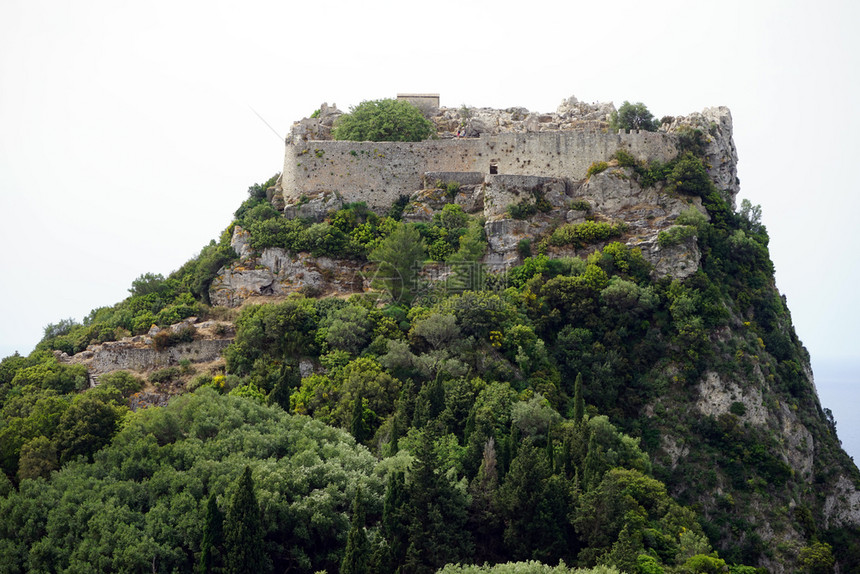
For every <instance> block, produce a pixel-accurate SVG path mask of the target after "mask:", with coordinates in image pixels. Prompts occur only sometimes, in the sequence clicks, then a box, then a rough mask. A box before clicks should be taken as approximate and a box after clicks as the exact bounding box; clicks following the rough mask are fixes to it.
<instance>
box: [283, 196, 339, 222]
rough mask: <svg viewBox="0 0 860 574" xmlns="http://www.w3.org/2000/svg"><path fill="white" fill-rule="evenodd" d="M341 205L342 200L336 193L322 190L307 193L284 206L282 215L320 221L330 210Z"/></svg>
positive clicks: (335, 209)
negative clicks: (296, 201) (299, 199)
mask: <svg viewBox="0 0 860 574" xmlns="http://www.w3.org/2000/svg"><path fill="white" fill-rule="evenodd" d="M341 207H343V201H342V200H341V198H340V197H339V196H338V194H336V193H334V192H332V191H322V192H317V193H314V194H308V195H306V196H304V197H303V198H302V200H301V201H300V202H298V203H294V204H292V205H287V206H286V207H284V217H286V218H287V219H295V218H297V217H299V218H302V219H310V220H312V221H322V220H323V219H325V217H326V215H328V213H329V212H330V211H337V210H338V209H340V208H341Z"/></svg>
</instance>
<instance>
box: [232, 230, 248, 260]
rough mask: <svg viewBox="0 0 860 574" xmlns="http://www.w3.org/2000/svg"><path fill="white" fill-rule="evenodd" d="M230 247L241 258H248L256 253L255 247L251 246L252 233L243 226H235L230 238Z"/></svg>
mask: <svg viewBox="0 0 860 574" xmlns="http://www.w3.org/2000/svg"><path fill="white" fill-rule="evenodd" d="M230 247H232V248H233V251H235V252H236V255H238V256H239V259H248V258H249V257H251V256H252V255H253V254H254V248H253V247H251V234H250V233H248V231H247V230H245V229H242V227H241V226H239V225H236V226H234V227H233V237H231V238H230Z"/></svg>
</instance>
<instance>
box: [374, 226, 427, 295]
mask: <svg viewBox="0 0 860 574" xmlns="http://www.w3.org/2000/svg"><path fill="white" fill-rule="evenodd" d="M426 258H427V248H426V246H425V245H424V239H422V238H421V234H420V233H418V230H417V229H415V227H413V226H411V225H407V224H405V223H401V224H400V225H399V226H398V227H397V229H395V230H394V231H392V232H391V235H389V236H388V237H386V238H385V239H384V240H383V241H382V243H380V244H379V246H378V247H377V248H376V249H374V250H373V251H372V252H371V253H370V254H369V255H368V256H367V259H368V260H369V261H374V262H376V263H379V269H378V271H377V274H376V278H375V279H374V281H373V283H374V285H376V286H379V287H382V288H384V289H385V290H386V291H388V294H389V295H390V296H391V299H392V300H393V301H394V302H395V303H404V304H406V305H409V304H411V303H412V299H413V298H414V296H415V293H416V292H417V290H418V273H419V271H420V270H421V267H422V266H423V265H424V260H425V259H426Z"/></svg>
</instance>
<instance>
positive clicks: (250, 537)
mask: <svg viewBox="0 0 860 574" xmlns="http://www.w3.org/2000/svg"><path fill="white" fill-rule="evenodd" d="M224 550H225V554H226V562H227V568H226V570H227V572H229V573H231V574H232V573H235V574H240V573H243V572H264V571H265V570H266V568H265V557H264V554H263V525H262V518H261V516H260V507H259V505H258V504H257V496H256V494H255V493H254V479H253V478H252V477H251V467H250V466H246V467H245V472H244V473H242V476H241V477H240V478H239V479H238V480H237V481H236V483H235V484H234V486H233V496H232V498H231V500H230V507H229V508H228V509H227V517H226V520H225V524H224Z"/></svg>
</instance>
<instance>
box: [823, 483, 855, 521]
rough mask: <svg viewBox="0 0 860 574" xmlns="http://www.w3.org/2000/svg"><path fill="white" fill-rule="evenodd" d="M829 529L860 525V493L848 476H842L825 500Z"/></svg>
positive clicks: (825, 518)
mask: <svg viewBox="0 0 860 574" xmlns="http://www.w3.org/2000/svg"><path fill="white" fill-rule="evenodd" d="M824 524H825V527H827V528H836V527H839V526H841V525H857V524H860V491H858V490H857V487H856V486H855V485H854V483H853V482H851V480H850V479H849V478H848V477H847V476H844V475H843V476H840V477H839V479H838V480H837V481H836V484H835V485H834V487H833V489H832V492H830V493H828V494H827V498H825V500H824Z"/></svg>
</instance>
